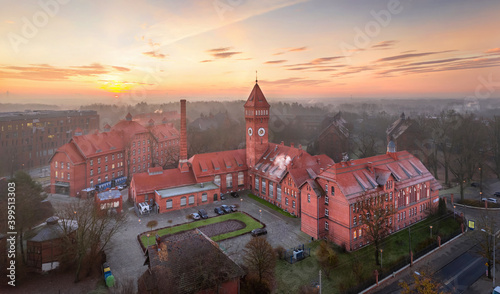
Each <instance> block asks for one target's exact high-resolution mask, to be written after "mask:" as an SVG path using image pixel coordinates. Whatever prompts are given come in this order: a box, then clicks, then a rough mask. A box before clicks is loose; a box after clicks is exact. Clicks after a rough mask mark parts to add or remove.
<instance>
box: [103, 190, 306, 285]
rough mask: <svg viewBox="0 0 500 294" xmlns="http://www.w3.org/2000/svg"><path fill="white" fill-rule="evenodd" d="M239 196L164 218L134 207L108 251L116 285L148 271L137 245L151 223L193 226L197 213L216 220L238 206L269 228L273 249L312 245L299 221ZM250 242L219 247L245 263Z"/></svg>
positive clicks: (227, 242) (244, 239)
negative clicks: (141, 212)
mask: <svg viewBox="0 0 500 294" xmlns="http://www.w3.org/2000/svg"><path fill="white" fill-rule="evenodd" d="M126 193H127V190H123V191H122V194H126ZM239 194H240V197H238V198H233V197H231V196H229V195H228V197H226V199H225V200H220V201H217V202H215V203H212V204H207V205H202V206H198V207H192V208H187V209H183V210H176V211H172V212H169V213H164V214H155V213H152V214H150V215H141V216H140V217H138V216H137V215H136V213H135V212H134V209H133V208H132V207H130V209H127V210H126V211H124V213H127V224H126V226H125V227H124V229H123V230H122V231H121V232H120V233H119V234H117V235H115V237H114V238H113V240H112V243H111V244H110V247H109V249H108V251H107V258H108V262H109V263H110V266H112V267H113V274H114V275H115V277H116V278H117V281H119V280H121V279H126V278H131V279H133V280H134V281H135V280H137V278H138V277H139V276H140V275H142V274H143V273H144V271H145V270H146V269H147V267H146V266H144V265H143V264H144V260H145V258H144V254H143V252H142V249H141V247H140V245H139V242H138V241H137V235H138V234H140V233H143V232H145V231H148V230H149V228H148V227H146V224H147V222H148V221H150V220H157V221H158V226H157V227H156V228H155V229H158V228H162V227H167V226H174V225H177V224H182V223H185V222H191V221H192V220H189V219H188V218H187V217H188V215H189V214H191V213H193V212H197V211H198V209H200V208H204V209H205V210H206V211H207V212H208V216H209V217H215V216H216V215H217V214H216V213H215V212H214V208H215V207H217V206H220V205H222V204H226V205H232V204H237V205H239V206H240V207H239V210H240V211H243V212H245V213H247V214H249V215H251V216H252V217H254V218H255V219H256V220H261V221H262V223H264V224H265V225H266V228H267V231H268V234H267V235H265V236H264V238H266V239H267V240H268V242H269V243H270V244H271V245H272V246H273V247H277V246H283V247H284V248H285V249H289V248H292V247H297V246H298V245H300V244H304V243H307V242H309V240H310V237H309V236H307V235H306V234H304V233H302V232H301V231H300V219H298V218H290V217H286V216H284V215H282V214H279V213H278V212H276V211H274V210H272V209H270V208H267V207H264V206H262V205H261V204H259V203H258V202H255V201H254V200H252V199H251V198H249V197H247V195H246V192H240V193H239ZM241 199H243V200H241ZM124 201H125V197H124ZM125 207H126V206H125ZM251 238H252V236H251V235H250V234H245V235H242V236H238V237H235V238H232V239H228V240H224V241H221V242H219V245H220V247H221V249H222V250H224V251H226V253H227V255H228V256H230V257H231V258H232V259H233V260H234V261H236V262H237V263H242V260H243V249H244V247H245V245H246V243H247V242H248V241H249V240H250V239H251Z"/></svg>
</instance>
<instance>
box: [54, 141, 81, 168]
mask: <svg viewBox="0 0 500 294" xmlns="http://www.w3.org/2000/svg"><path fill="white" fill-rule="evenodd" d="M58 152H61V153H65V154H66V155H67V156H68V158H69V160H70V161H71V162H72V163H73V164H74V165H77V164H79V163H83V162H85V158H84V157H83V156H82V154H81V153H80V151H78V148H77V147H76V146H75V144H74V143H67V144H64V145H62V146H61V147H59V148H58V149H57V151H56V152H55V153H54V155H55V154H56V153H58ZM52 157H53V156H52ZM51 160H52V158H51Z"/></svg>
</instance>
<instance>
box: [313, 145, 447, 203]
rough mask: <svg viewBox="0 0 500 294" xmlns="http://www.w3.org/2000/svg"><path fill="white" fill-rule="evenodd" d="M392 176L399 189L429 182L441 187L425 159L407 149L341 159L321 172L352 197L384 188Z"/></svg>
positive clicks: (346, 194)
mask: <svg viewBox="0 0 500 294" xmlns="http://www.w3.org/2000/svg"><path fill="white" fill-rule="evenodd" d="M391 176H392V178H393V179H394V180H395V181H396V182H395V188H396V190H398V189H402V188H405V187H408V186H411V185H415V184H419V183H423V182H426V181H431V186H432V187H434V188H435V189H438V188H439V184H437V185H436V184H435V183H434V182H435V181H436V180H435V179H434V177H433V176H432V174H431V173H430V172H429V171H428V170H427V169H426V168H425V166H424V165H423V164H422V162H421V161H420V160H419V159H418V158H416V157H415V156H413V155H411V154H410V153H408V152H407V151H400V152H397V153H396V154H393V155H392V156H391V155H390V154H383V155H377V156H372V157H367V158H363V159H358V160H352V161H348V162H339V163H336V164H335V165H333V166H332V167H330V168H329V169H327V170H325V172H323V173H321V174H320V175H319V177H323V178H326V179H331V180H334V181H335V182H336V183H337V184H338V186H339V188H340V189H341V191H342V193H343V194H344V195H345V196H346V197H347V198H348V199H349V198H353V197H356V196H359V195H361V194H362V193H364V192H369V191H371V190H374V189H377V188H378V187H383V186H384V185H385V184H386V183H387V181H388V180H389V179H390V177H391Z"/></svg>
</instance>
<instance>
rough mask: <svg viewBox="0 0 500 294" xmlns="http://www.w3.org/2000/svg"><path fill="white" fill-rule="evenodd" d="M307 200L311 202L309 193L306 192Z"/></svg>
mask: <svg viewBox="0 0 500 294" xmlns="http://www.w3.org/2000/svg"><path fill="white" fill-rule="evenodd" d="M307 202H311V194H307Z"/></svg>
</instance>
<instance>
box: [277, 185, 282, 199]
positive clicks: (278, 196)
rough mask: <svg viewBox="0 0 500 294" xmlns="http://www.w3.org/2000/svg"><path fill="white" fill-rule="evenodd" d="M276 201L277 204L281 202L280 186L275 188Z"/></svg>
mask: <svg viewBox="0 0 500 294" xmlns="http://www.w3.org/2000/svg"><path fill="white" fill-rule="evenodd" d="M276 191H277V192H276V200H278V202H281V185H280V184H278V185H277V186H276Z"/></svg>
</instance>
